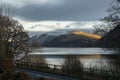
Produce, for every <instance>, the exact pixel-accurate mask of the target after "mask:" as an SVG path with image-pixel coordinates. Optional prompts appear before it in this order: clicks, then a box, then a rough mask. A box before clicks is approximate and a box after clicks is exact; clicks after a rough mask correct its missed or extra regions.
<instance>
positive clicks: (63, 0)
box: [1, 0, 112, 27]
mask: <svg viewBox="0 0 120 80" xmlns="http://www.w3.org/2000/svg"><path fill="white" fill-rule="evenodd" d="M1 1H2V2H3V3H5V4H6V5H7V6H8V7H10V8H11V9H12V10H13V11H14V15H13V17H14V18H15V19H17V20H19V21H20V22H21V24H23V26H25V27H27V26H33V25H35V24H39V23H41V22H44V21H45V22H46V23H45V24H49V23H50V22H52V23H53V22H63V23H64V24H66V23H65V22H95V21H98V19H101V18H103V17H104V16H106V15H107V12H106V10H107V9H108V8H109V7H110V3H111V2H112V0H1ZM31 24H32V25H31ZM42 27H44V26H42Z"/></svg>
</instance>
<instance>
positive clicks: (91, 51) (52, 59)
mask: <svg viewBox="0 0 120 80" xmlns="http://www.w3.org/2000/svg"><path fill="white" fill-rule="evenodd" d="M109 53H110V52H109V51H105V50H104V49H101V48H42V49H35V50H33V52H31V54H42V55H44V57H45V58H46V60H47V62H48V63H49V64H55V65H62V64H64V60H65V58H64V55H77V56H78V57H79V60H80V61H81V63H82V64H83V66H84V67H89V66H98V67H104V66H107V65H108V61H109V59H107V58H106V57H104V56H102V55H104V54H109Z"/></svg>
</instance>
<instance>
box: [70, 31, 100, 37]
mask: <svg viewBox="0 0 120 80" xmlns="http://www.w3.org/2000/svg"><path fill="white" fill-rule="evenodd" d="M72 33H73V34H76V35H83V36H86V37H90V38H94V39H100V38H101V36H100V35H96V34H90V33H85V32H82V31H74V32H72Z"/></svg>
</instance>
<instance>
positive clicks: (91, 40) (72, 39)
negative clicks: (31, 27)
mask: <svg viewBox="0 0 120 80" xmlns="http://www.w3.org/2000/svg"><path fill="white" fill-rule="evenodd" d="M100 38H101V36H99V35H96V34H91V33H86V32H83V31H76V30H75V31H70V32H67V33H64V34H60V35H50V34H42V35H40V36H34V37H31V39H32V40H36V41H37V42H39V43H41V45H42V46H44V47H96V46H97V41H98V40H99V39H100Z"/></svg>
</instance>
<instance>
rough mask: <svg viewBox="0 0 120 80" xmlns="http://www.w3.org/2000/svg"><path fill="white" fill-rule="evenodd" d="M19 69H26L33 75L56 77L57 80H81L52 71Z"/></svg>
mask: <svg viewBox="0 0 120 80" xmlns="http://www.w3.org/2000/svg"><path fill="white" fill-rule="evenodd" d="M17 71H24V72H26V73H28V74H29V75H31V76H32V77H47V78H55V79H57V80H80V79H76V78H71V77H66V76H61V75H56V74H50V73H44V72H39V71H33V70H27V69H18V68H17Z"/></svg>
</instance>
